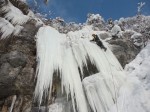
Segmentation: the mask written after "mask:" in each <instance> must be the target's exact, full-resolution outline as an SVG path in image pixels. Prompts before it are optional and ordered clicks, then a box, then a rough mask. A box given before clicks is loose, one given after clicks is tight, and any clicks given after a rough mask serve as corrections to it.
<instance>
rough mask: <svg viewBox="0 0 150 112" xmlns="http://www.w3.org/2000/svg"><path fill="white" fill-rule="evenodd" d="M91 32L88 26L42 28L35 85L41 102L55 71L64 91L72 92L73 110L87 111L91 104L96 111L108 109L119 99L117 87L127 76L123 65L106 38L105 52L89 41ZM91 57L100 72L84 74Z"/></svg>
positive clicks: (36, 96)
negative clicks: (61, 29) (69, 29)
mask: <svg viewBox="0 0 150 112" xmlns="http://www.w3.org/2000/svg"><path fill="white" fill-rule="evenodd" d="M92 33H93V31H92V29H91V28H90V27H88V26H86V27H85V28H83V29H82V30H80V31H76V32H69V33H68V34H61V33H59V32H58V31H57V30H55V29H54V28H52V27H50V26H44V27H41V28H40V29H39V31H38V33H37V61H38V66H37V84H36V89H35V99H38V102H39V104H41V101H42V97H43V95H44V93H46V94H48V93H51V89H52V84H53V75H54V72H56V71H59V73H60V78H61V88H62V92H63V91H65V93H66V94H67V96H71V99H72V104H73V109H74V112H76V111H78V112H88V111H89V107H88V105H90V107H91V109H92V110H93V111H94V112H107V111H108V110H109V108H110V106H112V105H113V104H115V103H116V97H117V95H118V90H119V88H120V86H121V85H122V84H123V82H124V80H125V75H124V72H123V69H122V67H121V66H120V63H119V62H118V60H117V59H116V57H115V56H114V55H113V54H112V52H111V51H110V49H109V47H107V43H105V42H103V43H104V45H105V46H106V47H107V51H106V52H105V51H103V50H102V49H101V48H99V46H97V45H96V44H95V43H93V42H90V39H91V38H92V36H91V35H92ZM94 33H98V32H94ZM88 60H90V62H91V63H92V64H93V65H94V66H96V68H97V70H98V71H99V73H97V74H95V75H93V74H90V75H91V76H90V77H91V78H90V77H89V78H88V77H87V78H84V76H85V74H84V73H83V71H84V70H83V68H85V67H87V66H88V63H87V61H88ZM79 70H80V71H79ZM92 77H93V78H92ZM91 79H92V80H91ZM82 80H83V82H82ZM49 90H50V91H49Z"/></svg>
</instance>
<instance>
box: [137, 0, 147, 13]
mask: <svg viewBox="0 0 150 112" xmlns="http://www.w3.org/2000/svg"><path fill="white" fill-rule="evenodd" d="M145 4H146V3H145V2H139V3H138V7H137V8H138V14H141V10H142V8H143V6H144V5H145Z"/></svg>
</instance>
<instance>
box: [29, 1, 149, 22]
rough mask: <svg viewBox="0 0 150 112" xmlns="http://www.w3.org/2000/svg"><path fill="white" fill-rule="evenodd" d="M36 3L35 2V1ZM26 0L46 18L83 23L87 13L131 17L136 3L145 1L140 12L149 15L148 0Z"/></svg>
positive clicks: (105, 16) (134, 13)
mask: <svg viewBox="0 0 150 112" xmlns="http://www.w3.org/2000/svg"><path fill="white" fill-rule="evenodd" d="M35 1H36V2H37V3H36V2H35ZM43 1H44V0H27V2H28V3H29V6H30V7H31V8H32V9H34V10H35V11H36V12H38V13H41V14H47V18H56V17H61V18H63V19H64V20H65V21H66V22H76V23H84V22H85V21H86V19H87V14H88V13H93V14H100V15H101V16H102V17H103V18H104V19H105V20H107V19H109V18H112V19H113V20H116V19H119V18H121V17H131V16H134V15H136V14H137V6H138V5H137V4H138V3H139V2H145V3H146V5H145V6H144V7H143V9H142V14H144V15H150V0H49V2H48V4H47V5H45V4H44V2H43Z"/></svg>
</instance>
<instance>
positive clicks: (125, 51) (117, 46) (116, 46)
mask: <svg viewBox="0 0 150 112" xmlns="http://www.w3.org/2000/svg"><path fill="white" fill-rule="evenodd" d="M108 43H109V44H111V46H110V47H111V49H112V52H113V53H114V54H115V56H116V57H117V59H118V60H119V62H120V63H121V65H122V66H123V67H124V66H125V65H126V64H128V63H129V62H131V61H132V60H133V59H134V58H135V56H136V55H137V54H138V53H139V51H140V49H139V48H136V47H135V46H134V44H133V43H132V42H131V41H129V40H127V39H116V40H109V41H108Z"/></svg>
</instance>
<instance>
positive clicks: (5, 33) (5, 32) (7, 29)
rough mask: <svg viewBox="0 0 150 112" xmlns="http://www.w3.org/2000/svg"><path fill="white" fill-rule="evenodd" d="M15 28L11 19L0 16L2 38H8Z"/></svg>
mask: <svg viewBox="0 0 150 112" xmlns="http://www.w3.org/2000/svg"><path fill="white" fill-rule="evenodd" d="M14 30H15V28H14V26H13V25H12V24H11V23H10V22H9V21H7V20H6V19H4V18H1V17H0V33H1V34H2V36H1V39H5V38H8V37H9V36H10V35H11V34H12V33H13V32H14Z"/></svg>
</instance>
